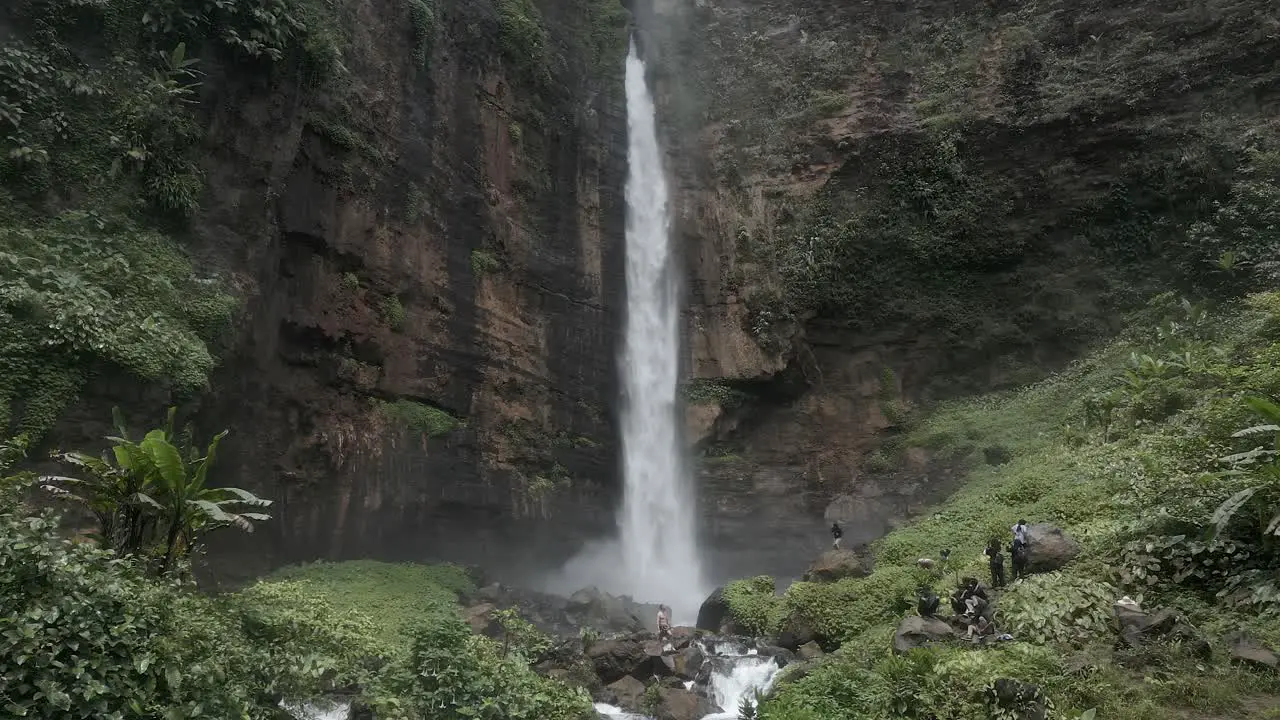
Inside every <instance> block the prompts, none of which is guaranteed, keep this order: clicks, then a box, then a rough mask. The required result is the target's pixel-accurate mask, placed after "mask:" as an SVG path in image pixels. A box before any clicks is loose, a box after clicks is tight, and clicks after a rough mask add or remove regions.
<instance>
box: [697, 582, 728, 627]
mask: <svg viewBox="0 0 1280 720" xmlns="http://www.w3.org/2000/svg"><path fill="white" fill-rule="evenodd" d="M729 617H730V615H729V603H728V602H727V601H726V600H725V599H724V587H718V588H716V589H715V591H713V592H712V593H711V594H710V595H708V596H707V599H706V600H703V601H702V606H701V607H699V608H698V621H697V623H695V627H697V628H698V629H699V630H707V631H710V632H713V633H718V632H720V630H721V628H722V627H723V626H724V624H725V621H726V620H728V619H729Z"/></svg>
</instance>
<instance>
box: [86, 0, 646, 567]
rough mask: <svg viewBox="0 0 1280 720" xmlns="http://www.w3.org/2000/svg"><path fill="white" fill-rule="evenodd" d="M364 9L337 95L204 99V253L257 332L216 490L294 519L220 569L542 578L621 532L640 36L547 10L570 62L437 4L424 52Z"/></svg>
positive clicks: (249, 88)
mask: <svg viewBox="0 0 1280 720" xmlns="http://www.w3.org/2000/svg"><path fill="white" fill-rule="evenodd" d="M342 5H343V8H344V12H349V17H348V18H347V24H348V26H349V29H350V31H351V33H352V43H351V46H350V50H349V52H348V55H347V57H345V58H344V65H345V66H346V68H347V69H348V70H349V75H348V76H347V77H345V78H344V80H343V81H342V82H341V83H339V85H338V86H335V87H332V88H326V89H323V90H321V91H315V90H312V89H303V88H300V87H294V86H291V85H287V84H280V83H277V86H273V87H270V88H264V87H261V86H260V84H255V83H258V82H259V81H256V80H252V79H242V78H241V75H240V74H238V73H239V70H237V69H236V68H216V69H214V70H213V71H211V72H210V73H209V75H208V77H207V78H206V81H205V83H204V86H203V93H204V95H203V98H202V100H203V107H205V108H206V109H207V116H208V122H209V124H210V126H211V139H210V141H209V145H208V148H207V157H208V160H207V167H206V170H207V175H208V178H209V188H208V197H209V200H208V202H207V203H206V209H205V211H204V212H203V214H202V215H201V216H200V217H199V218H197V220H196V221H195V222H194V223H193V227H194V230H195V235H196V237H195V238H194V240H193V244H192V247H193V250H194V252H195V254H196V255H197V256H198V257H199V258H200V259H201V260H202V262H203V263H204V264H205V265H206V266H209V267H216V268H219V269H221V270H223V271H225V273H226V274H227V276H228V277H230V278H231V282H232V284H233V285H234V286H235V289H236V290H237V291H238V293H239V295H240V296H241V297H242V298H243V314H242V316H241V318H240V321H239V323H238V327H237V328H236V331H235V333H234V336H233V337H229V338H227V345H228V347H227V348H226V355H225V356H226V359H225V362H224V364H223V366H222V367H221V369H220V370H219V371H218V372H217V373H216V376H215V378H214V381H213V388H212V392H211V393H210V394H209V395H208V396H207V397H206V398H204V399H203V400H202V401H201V403H200V407H199V408H198V413H197V414H196V419H197V421H198V422H197V425H198V427H199V429H200V430H201V431H202V432H203V431H204V430H206V429H214V430H220V429H222V428H224V427H226V428H230V429H231V434H230V436H229V437H228V438H227V440H226V442H224V443H223V445H222V453H221V455H220V458H219V463H218V467H217V480H219V481H222V482H226V483H228V484H235V485H240V486H243V487H246V488H250V489H252V490H254V491H255V492H258V493H259V494H261V495H263V496H265V497H268V498H271V499H273V500H274V501H275V505H274V507H273V508H272V514H273V516H274V517H273V520H272V521H271V522H270V523H268V524H265V525H264V526H263V529H262V531H260V532H259V533H257V534H255V535H254V536H253V537H252V538H224V544H223V545H222V546H219V547H215V548H214V551H215V552H213V553H212V555H211V557H212V563H213V565H214V570H215V571H216V574H217V575H218V576H220V577H223V578H227V577H230V578H233V579H234V578H237V577H244V576H248V575H252V574H255V573H257V572H261V571H262V570H264V569H267V568H268V567H270V566H272V565H277V564H281V563H285V562H291V561H299V560H307V559H314V558H331V559H343V558H353V557H367V556H374V557H379V558H383V559H401V560H440V559H447V560H454V561H461V562H476V563H481V562H482V563H483V564H484V565H485V566H486V567H489V568H492V569H494V570H496V571H498V574H499V575H502V576H504V579H507V578H509V577H512V576H517V577H515V578H514V579H517V580H520V579H523V578H520V577H518V575H519V572H518V570H520V569H524V570H528V571H529V572H530V573H537V572H538V571H540V570H542V569H543V568H545V567H546V566H548V565H554V564H556V563H557V562H558V561H559V560H561V559H563V558H565V557H567V556H568V555H569V554H571V553H572V552H573V551H574V550H575V549H576V545H577V543H578V542H580V541H581V539H582V538H583V537H584V536H586V535H591V534H599V533H602V532H604V531H605V529H606V528H608V527H609V524H610V521H611V507H612V504H613V499H614V494H615V485H616V484H615V483H614V481H613V478H614V475H615V462H614V458H615V447H616V441H615V437H614V434H615V433H614V428H613V425H612V419H611V418H612V412H611V406H612V404H613V399H614V397H615V395H616V393H615V374H616V373H615V371H614V363H615V356H616V353H615V340H616V338H615V329H616V328H619V327H620V326H621V318H622V306H621V304H620V302H621V301H620V298H621V297H622V294H623V273H622V267H623V266H622V263H623V255H622V252H623V247H622V245H623V242H624V232H623V224H624V212H625V208H624V201H623V199H622V196H621V192H622V188H623V184H624V182H625V176H626V157H625V152H626V150H625V148H626V143H625V137H626V118H625V101H624V97H623V87H622V83H621V72H622V67H623V66H622V60H623V57H622V53H624V52H625V32H626V31H625V27H624V26H623V24H620V23H619V22H617V21H616V18H614V19H610V18H609V17H606V16H605V15H603V14H602V12H603V11H602V9H607V8H608V7H609V5H608V4H607V3H603V2H594V1H593V0H574V1H572V2H564V3H562V2H550V1H546V2H536V3H535V5H538V6H539V7H540V9H541V12H542V22H543V25H544V26H545V28H546V30H547V42H546V48H547V55H546V58H539V57H524V56H520V55H519V54H518V53H514V52H513V51H511V50H510V49H508V48H507V46H505V45H504V42H505V41H504V40H502V32H503V30H502V22H503V20H502V18H501V14H500V12H499V5H500V3H498V2H496V0H480V1H478V2H477V1H474V0H439V2H436V3H434V4H433V7H434V13H435V22H434V26H433V29H432V33H433V35H432V37H430V38H429V40H430V43H429V46H430V52H428V53H426V57H425V58H419V59H415V47H416V46H415V43H420V42H422V39H421V38H415V34H414V33H415V32H417V30H416V29H415V24H414V22H413V21H412V20H411V18H410V6H411V5H412V4H411V3H402V2H393V1H391V0H354V1H353V2H349V3H344V4H342ZM614 11H615V12H620V9H618V8H616V7H615V8H614ZM622 22H623V23H625V16H624V19H623V21H622ZM543 62H545V63H547V67H546V70H547V72H545V73H544V72H542V71H541V70H540V69H539V64H540V63H543ZM202 67H204V66H202ZM121 395H126V396H128V395H134V396H135V399H136V393H135V392H134V391H132V390H128V391H126V390H123V389H121V388H116V387H113V386H110V385H107V384H102V383H100V387H98V388H96V389H95V391H94V392H93V393H90V394H89V396H87V397H86V398H85V402H84V403H83V407H82V408H79V409H76V410H75V411H74V412H73V413H72V416H71V417H72V420H71V425H69V426H68V429H67V430H66V431H65V432H64V433H63V436H64V437H72V438H73V439H74V437H73V436H77V435H83V436H86V437H88V438H96V437H98V436H100V435H104V434H106V433H105V432H101V430H102V429H103V428H101V427H99V426H92V425H85V426H84V427H83V428H81V427H76V426H74V425H75V424H76V423H77V422H78V420H79V419H80V418H98V419H99V420H97V421H96V422H99V423H101V422H102V421H106V420H108V419H109V417H110V415H109V412H108V411H109V409H110V406H111V404H112V403H113V402H115V401H116V399H117V398H118V397H119V396H121ZM397 403H399V404H398V405H397ZM131 405H132V403H131V404H129V405H126V407H129V406H131ZM149 407H152V408H154V407H162V404H161V403H159V402H156V403H150V405H149ZM131 419H134V420H136V421H137V422H139V423H141V422H147V421H155V420H158V418H147V417H143V416H142V415H141V414H140V413H135V414H132V416H131ZM570 518H571V519H570ZM504 571H505V572H504Z"/></svg>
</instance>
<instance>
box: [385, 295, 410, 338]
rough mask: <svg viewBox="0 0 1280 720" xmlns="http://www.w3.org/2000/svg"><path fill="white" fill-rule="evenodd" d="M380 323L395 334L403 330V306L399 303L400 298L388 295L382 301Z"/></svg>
mask: <svg viewBox="0 0 1280 720" xmlns="http://www.w3.org/2000/svg"><path fill="white" fill-rule="evenodd" d="M381 310H382V321H383V322H385V323H386V324H387V327H389V328H391V329H392V330H394V331H396V332H400V331H401V330H403V329H404V321H405V315H404V305H402V304H401V303H400V296H398V295H388V296H386V297H385V298H383V299H382V308H381Z"/></svg>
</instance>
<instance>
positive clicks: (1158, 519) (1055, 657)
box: [727, 293, 1280, 720]
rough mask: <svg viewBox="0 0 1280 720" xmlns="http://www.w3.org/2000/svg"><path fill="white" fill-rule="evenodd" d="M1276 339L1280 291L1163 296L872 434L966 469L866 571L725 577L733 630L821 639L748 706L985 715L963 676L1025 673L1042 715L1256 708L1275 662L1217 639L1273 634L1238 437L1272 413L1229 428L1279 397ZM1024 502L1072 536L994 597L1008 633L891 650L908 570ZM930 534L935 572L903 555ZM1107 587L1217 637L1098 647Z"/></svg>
mask: <svg viewBox="0 0 1280 720" xmlns="http://www.w3.org/2000/svg"><path fill="white" fill-rule="evenodd" d="M1277 341H1280V294H1277V293H1268V294H1261V295H1254V296H1251V297H1249V298H1248V299H1247V300H1246V301H1244V302H1241V303H1236V304H1227V305H1223V306H1221V307H1218V308H1215V309H1213V311H1212V312H1207V311H1206V309H1205V308H1203V307H1199V306H1195V305H1192V304H1189V303H1181V302H1177V301H1175V300H1174V298H1172V297H1171V296H1162V297H1160V298H1157V300H1156V301H1154V302H1153V303H1151V304H1150V305H1149V306H1148V308H1147V309H1146V310H1145V311H1144V312H1142V313H1140V314H1139V315H1138V316H1137V317H1135V318H1134V323H1133V325H1132V327H1131V329H1130V330H1129V331H1128V332H1127V333H1126V334H1125V335H1124V336H1123V337H1122V338H1121V339H1119V340H1117V341H1115V342H1114V343H1112V344H1111V345H1110V346H1108V347H1106V348H1104V349H1102V350H1101V351H1099V352H1097V353H1096V354H1094V355H1093V356H1091V357H1089V358H1087V359H1085V360H1083V361H1081V362H1078V363H1077V364H1075V365H1073V366H1072V367H1071V368H1069V369H1068V370H1067V371H1065V372H1063V373H1061V374H1059V375H1057V376H1055V377H1052V378H1050V379H1048V380H1045V381H1044V382H1041V383H1039V384H1037V385H1034V386H1032V387H1028V388H1025V389H1023V390H1021V391H1018V392H1014V393H1008V394H1002V395H996V396H987V397H980V398H974V399H968V400H965V401H962V402H958V403H955V404H952V405H948V406H945V407H942V408H940V409H938V410H937V411H936V412H934V413H933V414H932V415H931V416H929V417H928V418H926V419H924V420H922V421H921V422H919V423H918V424H917V425H916V426H915V427H914V428H913V429H911V430H910V431H909V432H907V433H905V434H904V435H902V436H900V437H897V438H894V439H891V440H890V447H889V448H888V451H889V452H905V451H906V450H908V449H911V448H924V449H926V450H927V451H928V452H929V453H931V454H932V456H933V457H935V458H938V459H947V460H949V461H953V462H954V461H964V462H967V463H968V464H969V467H970V469H969V476H968V481H967V483H966V484H965V485H964V486H963V488H962V489H961V490H960V491H959V492H957V493H956V494H955V495H954V496H952V497H951V498H950V499H949V500H948V501H946V502H945V503H943V504H942V505H941V506H939V507H937V508H936V509H934V510H933V512H931V513H929V514H928V515H926V516H924V517H922V518H920V519H919V520H917V521H916V522H914V523H912V524H910V525H908V526H906V527H903V528H901V529H899V530H897V531H895V532H893V533H891V534H890V535H889V536H887V537H885V538H884V539H882V540H881V541H879V542H878V543H877V544H876V545H875V547H874V550H875V554H876V560H877V564H876V568H875V571H874V572H873V573H872V574H871V575H870V576H869V577H867V578H863V579H849V580H844V581H841V582H839V583H835V584H830V585H815V584H809V583H798V584H796V585H793V586H792V587H791V588H789V589H788V590H787V592H786V593H785V594H783V595H782V596H781V597H777V598H775V597H774V596H773V593H772V584H771V582H770V581H768V579H767V578H765V579H757V580H752V581H743V582H739V583H736V584H734V585H733V586H731V587H730V588H729V591H728V593H727V595H728V598H729V601H730V603H731V606H732V608H733V611H734V613H735V615H736V616H737V617H738V618H739V620H740V621H742V622H743V623H744V624H746V625H747V626H749V627H751V629H753V630H756V631H760V632H776V631H778V630H780V629H783V628H784V627H785V626H786V625H788V624H795V623H802V624H807V625H809V626H811V627H813V628H814V629H815V630H816V631H817V632H818V634H819V635H820V636H821V640H822V642H823V643H824V644H825V645H826V646H827V647H828V648H833V647H836V646H839V650H837V651H836V652H835V653H834V654H833V655H831V656H828V658H827V660H826V661H825V662H823V663H822V664H820V665H819V666H818V668H817V669H815V670H813V671H812V672H810V673H808V674H807V675H806V676H805V677H803V679H799V680H797V681H795V682H791V683H784V684H783V685H782V686H781V687H780V689H779V690H777V692H776V693H775V694H774V697H773V698H772V699H770V700H769V701H768V702H766V703H765V704H764V706H763V707H762V708H761V717H763V718H767V719H770V720H799V719H801V718H814V719H815V720H816V719H817V718H833V717H841V718H888V717H911V718H928V717H938V718H944V717H945V718H968V717H973V718H978V717H989V716H990V713H991V712H992V711H991V709H990V708H988V706H987V704H986V700H985V697H984V695H983V691H984V690H985V688H987V687H988V686H989V685H990V683H992V681H994V680H995V679H996V678H1000V677H1008V678H1014V679H1018V680H1021V681H1024V682H1031V683H1035V684H1037V685H1040V686H1041V688H1042V689H1043V690H1044V691H1045V692H1046V694H1047V695H1048V698H1049V700H1050V701H1051V703H1052V705H1053V707H1054V708H1056V711H1055V712H1056V713H1057V716H1058V717H1075V716H1076V714H1077V713H1082V712H1084V711H1086V710H1089V709H1096V711H1097V714H1096V716H1097V717H1100V718H1108V719H1111V718H1123V719H1125V720H1130V719H1132V720H1139V719H1142V720H1146V719H1150V720H1156V719H1157V718H1169V717H1276V716H1277V715H1276V712H1275V710H1274V708H1276V707H1280V676H1277V675H1276V674H1275V673H1270V674H1266V673H1261V672H1257V671H1254V670H1249V669H1246V668H1242V667H1237V666H1235V665H1233V664H1232V663H1230V662H1229V661H1228V658H1227V655H1226V653H1225V651H1224V650H1223V648H1222V647H1221V645H1219V644H1216V643H1217V641H1218V640H1219V639H1220V638H1221V637H1222V636H1223V635H1224V634H1225V633H1227V632H1230V631H1234V630H1240V629H1244V630H1247V631H1249V632H1251V633H1252V634H1253V635H1254V636H1255V637H1257V638H1259V639H1261V640H1262V641H1263V642H1265V643H1267V644H1270V645H1271V646H1272V647H1277V646H1280V592H1278V590H1280V537H1278V536H1277V535H1276V534H1275V532H1276V531H1275V528H1273V527H1272V528H1268V527H1267V526H1268V524H1269V523H1272V522H1273V518H1275V516H1276V515H1277V513H1280V472H1278V469H1280V468H1278V467H1277V465H1276V459H1275V457H1274V455H1271V454H1267V453H1265V452H1264V453H1263V454H1261V455H1259V454H1257V453H1253V454H1246V456H1243V457H1242V456H1240V455H1238V453H1241V452H1242V451H1248V450H1251V449H1253V448H1255V447H1257V446H1262V447H1263V448H1270V447H1275V441H1276V435H1277V428H1274V427H1271V428H1266V429H1263V430H1259V431H1256V432H1255V433H1252V434H1249V435H1247V436H1244V437H1233V435H1235V434H1236V433H1237V431H1239V430H1241V429H1243V428H1248V427H1250V426H1258V425H1265V424H1271V425H1275V424H1277V423H1276V418H1274V417H1271V418H1268V417H1266V411H1267V407H1266V406H1265V405H1260V404H1258V403H1257V400H1255V398H1275V397H1277V396H1280V344H1278V343H1277ZM1271 412H1273V413H1274V412H1276V410H1275V409H1274V407H1273V408H1272V409H1271ZM1233 455H1234V457H1231V456H1233ZM1228 457H1231V459H1230V460H1223V459H1222V458H1228ZM987 458H993V459H997V458H998V459H1005V458H1007V459H1008V461H1007V462H1003V463H1001V464H989V462H988V460H987ZM1250 489H1252V493H1249V492H1246V491H1248V490H1250ZM1233 497H1234V498H1235V499H1237V500H1241V499H1243V500H1244V502H1243V504H1240V505H1239V507H1238V509H1237V510H1236V511H1235V512H1234V513H1232V514H1226V513H1224V512H1223V511H1222V510H1220V509H1219V508H1220V507H1221V506H1223V504H1224V502H1226V501H1227V500H1228V499H1231V498H1233ZM1215 512H1217V513H1218V515H1217V516H1216V524H1215ZM1023 517H1025V518H1027V519H1028V520H1030V521H1032V522H1049V523H1054V524H1057V525H1060V526H1062V527H1063V528H1064V529H1066V530H1067V531H1068V532H1069V533H1070V534H1071V535H1073V536H1074V537H1075V538H1076V539H1077V540H1079V542H1080V544H1081V547H1082V552H1081V555H1080V557H1079V558H1078V559H1077V560H1076V561H1075V562H1074V563H1072V564H1071V565H1069V566H1067V567H1066V568H1064V569H1063V570H1062V571H1060V572H1058V573H1053V574H1049V575H1042V576H1036V577H1033V578H1032V579H1030V580H1027V581H1023V582H1021V583H1019V584H1017V585H1016V586H1014V587H1013V588H1012V589H1010V590H1009V591H1008V592H1007V593H1006V594H1005V596H1004V597H1003V598H1002V599H1001V601H1000V606H999V611H998V613H997V625H998V626H999V627H1000V628H1001V629H1002V630H1006V631H1008V632H1010V633H1012V634H1013V635H1014V637H1015V638H1016V641H1015V642H1009V643H1002V644H1000V645H999V646H996V647H984V648H975V647H973V646H969V645H964V646H963V647H954V648H951V647H949V648H943V649H937V650H933V651H918V652H916V653H913V654H911V655H908V656H904V657H893V656H891V655H890V653H889V640H890V637H891V636H892V633H893V630H894V628H895V627H896V625H897V624H898V622H899V621H900V619H901V618H902V617H903V616H904V615H905V614H907V613H908V612H913V611H912V610H910V608H912V607H913V605H914V589H915V588H916V587H917V586H918V585H919V584H921V583H924V582H927V583H931V584H932V585H933V586H934V587H935V589H938V591H939V594H940V595H941V594H943V590H944V589H948V588H949V587H950V582H951V581H952V580H954V578H955V577H956V576H957V575H958V574H964V575H976V576H979V577H985V576H986V574H987V573H986V563H985V558H983V557H982V555H981V554H980V553H981V549H982V547H983V546H984V545H985V543H986V541H987V540H988V538H990V537H992V536H995V535H1000V536H1004V535H1005V534H1007V532H1008V530H1007V529H1008V528H1009V527H1010V526H1011V525H1012V524H1013V523H1014V522H1015V521H1017V520H1018V519H1019V518H1023ZM1215 530H1216V531H1217V532H1218V533H1219V534H1218V535H1217V536H1216V537H1213V533H1214V531H1215ZM1211 537H1213V539H1210V538H1211ZM941 548H951V549H952V551H953V557H952V561H951V565H952V567H951V568H949V569H948V572H947V573H946V574H945V576H944V574H943V572H942V571H940V570H937V571H932V572H930V571H924V570H920V569H918V568H916V567H915V565H914V562H915V560H916V559H917V558H919V557H935V558H936V557H938V551H939V550H940V549H941ZM1124 594H1130V595H1132V596H1134V597H1139V598H1141V601H1142V603H1143V606H1144V607H1145V608H1147V609H1151V608H1155V607H1170V608H1173V609H1176V610H1177V611H1178V612H1180V613H1181V614H1183V615H1185V616H1186V618H1187V619H1188V620H1189V621H1190V622H1191V623H1192V624H1193V625H1195V626H1196V627H1197V628H1198V629H1199V630H1200V631H1201V632H1203V633H1204V634H1205V635H1206V636H1207V637H1208V638H1209V639H1210V640H1211V641H1212V642H1214V643H1215V647H1214V650H1215V652H1214V654H1213V656H1212V658H1211V659H1209V660H1204V659H1200V658H1196V657H1193V656H1192V654H1191V653H1190V652H1189V649H1188V648H1185V647H1183V646H1182V645H1180V644H1179V643H1173V642H1170V643H1167V644H1158V645H1152V646H1149V647H1146V648H1143V649H1142V650H1124V649H1117V646H1116V640H1117V635H1116V633H1115V630H1114V629H1113V628H1112V620H1111V615H1112V610H1111V604H1112V603H1113V602H1114V600H1116V599H1118V598H1119V597H1121V596H1122V595H1124Z"/></svg>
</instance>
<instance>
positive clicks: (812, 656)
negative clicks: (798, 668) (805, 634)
mask: <svg viewBox="0 0 1280 720" xmlns="http://www.w3.org/2000/svg"><path fill="white" fill-rule="evenodd" d="M825 654H826V653H824V652H822V648H821V647H820V646H819V645H818V643H816V642H812V641H811V642H807V643H805V644H804V645H801V646H800V649H799V650H796V655H797V656H798V657H799V658H800V659H801V660H802V661H805V660H817V659H818V658H820V657H822V656H823V655H825Z"/></svg>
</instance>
